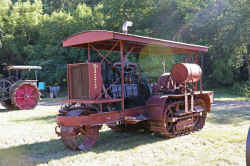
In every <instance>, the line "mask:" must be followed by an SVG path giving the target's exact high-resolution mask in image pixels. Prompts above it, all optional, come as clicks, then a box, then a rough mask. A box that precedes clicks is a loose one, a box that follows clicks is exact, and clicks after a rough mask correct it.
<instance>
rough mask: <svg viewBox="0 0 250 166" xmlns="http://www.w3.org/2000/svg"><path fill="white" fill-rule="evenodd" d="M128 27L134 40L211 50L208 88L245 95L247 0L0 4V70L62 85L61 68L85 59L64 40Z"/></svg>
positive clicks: (248, 76) (249, 62) (249, 53)
mask: <svg viewBox="0 0 250 166" xmlns="http://www.w3.org/2000/svg"><path fill="white" fill-rule="evenodd" d="M126 20H130V21H133V22H134V26H133V27H131V28H130V29H129V30H130V33H133V34H139V35H145V36H151V37H157V38H162V39H169V40H176V41H181V42H187V43H194V44H200V45H206V46H209V52H208V53H207V54H208V55H209V56H204V59H203V60H204V66H203V67H204V71H205V73H204V76H205V79H206V80H205V81H204V82H205V83H206V86H208V87H210V88H211V87H221V86H224V87H233V89H237V88H238V89H250V88H249V81H250V1H249V0H143V1H138V0H126V1H124V0H74V1H70V0H57V1H50V0H1V1H0V41H1V42H0V46H1V48H0V49H1V51H0V57H1V58H0V63H4V62H7V63H8V64H20V65H21V64H25V65H41V66H42V67H43V71H42V72H40V79H41V80H42V81H45V82H47V83H48V84H50V85H54V84H59V85H65V83H66V78H65V77H66V74H65V72H66V64H67V63H75V62H82V61H85V60H86V57H85V56H82V55H84V54H85V53H86V51H85V50H80V49H71V48H62V46H61V42H62V40H64V39H65V38H67V37H68V36H70V35H72V34H74V33H77V32H81V31H86V30H89V29H105V30H113V31H121V27H122V24H123V22H124V21H126ZM111 58H112V57H111ZM152 60H153V61H154V58H153V59H152ZM171 63H172V62H171ZM154 64H158V62H155V63H154ZM241 91H242V90H240V91H239V90H235V92H237V93H239V92H241ZM243 93H246V92H245V91H244V92H243Z"/></svg>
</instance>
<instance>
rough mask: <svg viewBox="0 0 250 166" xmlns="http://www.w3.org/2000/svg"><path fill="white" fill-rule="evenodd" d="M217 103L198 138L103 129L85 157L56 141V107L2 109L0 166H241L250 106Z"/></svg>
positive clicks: (192, 135) (197, 133) (243, 160)
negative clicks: (18, 109) (165, 136)
mask: <svg viewBox="0 0 250 166" xmlns="http://www.w3.org/2000/svg"><path fill="white" fill-rule="evenodd" d="M222 98H223V97H217V98H216V99H218V101H216V102H215V104H214V105H213V108H212V112H211V113H210V114H209V115H208V120H207V123H206V126H205V128H204V129H203V130H201V131H199V132H196V133H193V134H190V135H187V136H182V137H178V138H174V139H162V138H159V137H156V136H154V135H152V134H150V133H143V132H141V133H116V132H112V131H111V130H110V129H109V128H107V127H105V126H104V127H103V128H102V130H101V133H100V137H99V140H98V142H97V144H96V145H95V146H94V147H93V148H92V149H91V150H89V151H86V152H73V151H71V150H68V149H66V148H65V147H64V145H63V144H62V143H61V141H60V140H59V138H58V137H57V136H56V135H55V133H54V127H55V126H56V124H55V116H56V114H57V111H58V109H59V108H60V105H57V104H56V103H51V102H49V100H44V102H42V103H41V104H40V105H39V106H38V107H37V108H36V109H35V110H24V111H8V110H4V109H2V110H0V133H1V134H0V166H34V165H49V166H73V165H74V166H85V165H86V166H93V165H98V166H99V165H100V166H115V165H121V166H124V165H126V166H133V165H136V166H137V165H138V166H144V165H145V166H158V165H159V166H166V165H170V166H172V165H173V166H189V165H190V166H201V165H203V166H217V165H218V166H227V165H230V166H237V165H239V166H244V165H245V142H246V136H247V130H248V127H249V125H250V102H248V101H241V100H240V101H235V100H233V98H234V97H224V99H222ZM228 98H230V99H228ZM237 100H238V99H237Z"/></svg>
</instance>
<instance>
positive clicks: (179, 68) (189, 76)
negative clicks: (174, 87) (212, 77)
mask: <svg viewBox="0 0 250 166" xmlns="http://www.w3.org/2000/svg"><path fill="white" fill-rule="evenodd" d="M201 73H202V71H201V68H200V66H199V65H197V64H194V63H178V64H175V65H174V66H173V68H172V70H171V76H172V78H173V79H174V80H175V81H176V82H177V83H184V82H197V81H199V80H200V78H201Z"/></svg>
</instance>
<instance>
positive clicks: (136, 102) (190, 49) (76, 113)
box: [55, 30, 213, 150]
mask: <svg viewBox="0 0 250 166" xmlns="http://www.w3.org/2000/svg"><path fill="white" fill-rule="evenodd" d="M63 47H76V48H84V49H86V54H88V55H87V56H88V60H87V62H86V63H77V64H68V65H67V84H68V99H66V100H64V101H63V102H65V103H66V104H65V105H64V106H63V107H62V108H61V109H60V110H59V114H58V116H57V117H56V121H57V125H58V126H57V127H56V129H55V131H56V133H57V135H58V136H60V137H61V139H62V141H63V143H64V144H65V145H66V146H67V147H68V148H70V149H73V150H86V149H89V148H90V147H92V146H93V145H94V144H95V143H96V141H97V138H98V136H99V130H100V128H101V127H102V125H104V124H106V125H108V126H109V127H110V128H111V129H112V130H115V131H117V130H118V131H128V130H136V129H142V128H144V129H146V130H150V131H152V132H154V133H156V134H157V135H160V136H163V137H166V138H173V137H177V136H181V135H186V134H189V133H192V132H195V131H199V130H200V129H202V128H203V126H204V124H205V120H206V117H207V113H208V112H210V107H211V103H212V102H213V92H212V91H203V89H202V77H201V75H202V71H201V67H200V66H199V65H198V62H199V55H201V53H202V52H207V51H208V48H207V47H204V46H199V45H192V44H186V43H180V42H174V41H169V40H161V39H156V38H149V37H143V36H137V35H131V34H127V33H118V32H111V31H103V30H94V31H87V32H82V33H78V34H75V35H73V36H71V37H69V38H67V39H66V40H64V41H63ZM110 54H112V55H113V57H115V56H116V55H117V57H116V59H118V60H119V61H117V62H114V61H111V60H110V59H108V57H109V55H110ZM145 54H149V56H157V55H168V54H174V55H176V56H178V55H180V56H183V55H186V56H185V63H178V64H175V65H174V66H173V67H172V70H171V72H170V73H159V76H160V77H159V79H158V81H156V82H155V83H154V84H152V82H149V81H148V79H147V78H145V77H144V76H143V71H142V70H141V68H140V66H139V65H138V64H137V63H134V62H130V61H129V60H128V59H129V58H128V57H129V56H131V57H135V56H140V55H145ZM118 55H119V56H118ZM201 56H202V55H201ZM119 57H120V58H119ZM113 59H114V58H113Z"/></svg>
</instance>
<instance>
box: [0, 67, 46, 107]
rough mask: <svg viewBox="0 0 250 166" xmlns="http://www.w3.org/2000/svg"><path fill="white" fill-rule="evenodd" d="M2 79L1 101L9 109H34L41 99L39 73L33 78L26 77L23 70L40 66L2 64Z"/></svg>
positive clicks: (0, 81) (0, 82)
mask: <svg viewBox="0 0 250 166" xmlns="http://www.w3.org/2000/svg"><path fill="white" fill-rule="evenodd" d="M1 67H2V71H1V77H2V78H1V79H0V102H1V104H2V105H3V106H4V107H6V108H7V109H10V110H12V109H21V110H23V109H33V108H34V107H35V106H36V105H37V103H38V101H39V99H40V92H39V90H38V89H37V74H36V71H35V75H34V76H35V78H34V79H33V80H27V79H24V77H25V74H26V76H27V73H26V72H25V73H24V72H23V71H30V70H40V69H42V68H41V67H40V66H7V65H2V66H1Z"/></svg>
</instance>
